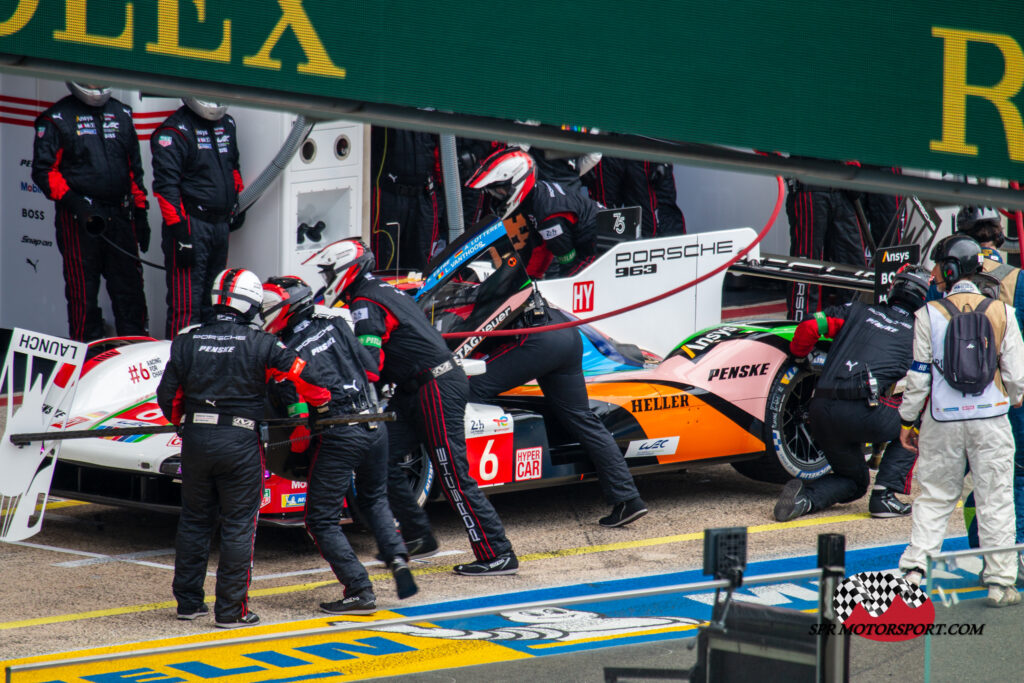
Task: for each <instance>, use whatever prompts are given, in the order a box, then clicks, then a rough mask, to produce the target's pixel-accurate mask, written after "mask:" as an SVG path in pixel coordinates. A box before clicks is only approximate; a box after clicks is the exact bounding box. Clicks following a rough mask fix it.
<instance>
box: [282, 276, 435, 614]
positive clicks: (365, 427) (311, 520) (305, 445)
mask: <svg viewBox="0 0 1024 683" xmlns="http://www.w3.org/2000/svg"><path fill="white" fill-rule="evenodd" d="M263 329H265V330H266V331H267V332H270V333H271V334H276V335H278V337H279V338H280V339H281V341H283V342H284V345H285V346H287V347H288V348H289V349H292V350H293V351H295V352H296V353H297V354H298V355H299V358H301V359H302V360H303V361H305V362H306V363H307V364H308V365H309V366H311V367H313V368H314V369H315V370H316V371H317V373H318V374H319V375H320V377H322V378H323V380H324V381H325V382H326V386H327V388H328V389H329V390H330V392H331V403H330V414H336V415H337V414H355V413H367V412H370V411H371V410H372V409H376V397H375V395H374V394H373V390H372V387H371V386H370V385H369V382H368V379H367V376H366V373H367V371H370V372H373V373H374V375H376V367H375V366H374V365H373V359H372V358H371V357H370V354H369V353H367V351H366V349H365V348H363V346H362V345H361V344H360V343H359V342H358V341H356V338H355V335H354V334H352V330H351V329H350V328H349V326H348V323H346V322H345V321H344V320H343V319H342V318H340V317H338V316H330V315H321V314H318V313H316V312H315V308H314V306H313V292H312V291H311V290H310V288H309V286H308V285H307V284H306V283H305V282H304V281H302V280H301V279H300V278H297V277H291V276H285V277H272V278H270V279H268V280H267V281H266V282H265V283H264V285H263ZM272 386H273V385H272ZM273 388H274V391H272V394H273V395H274V397H275V398H276V399H277V400H278V401H279V402H280V403H281V404H283V405H286V406H288V412H289V414H290V415H292V416H305V417H308V416H309V408H308V406H307V405H306V404H305V403H302V402H300V401H299V400H298V396H297V395H296V392H295V389H294V386H293V385H292V383H291V382H287V381H282V382H279V383H278V384H277V385H276V386H274V387H273ZM309 437H310V432H309V428H308V427H307V426H305V425H300V426H298V427H296V428H295V430H294V431H293V433H292V443H291V450H292V452H293V453H303V454H306V455H307V456H308V458H309V469H308V476H307V483H308V486H307V488H306V510H305V520H304V521H305V524H306V531H307V532H308V533H309V536H310V538H312V539H313V542H314V543H315V544H316V547H317V549H318V550H319V551H320V555H321V556H322V557H323V558H324V559H325V560H327V563H328V564H330V565H331V569H332V570H333V571H334V575H335V576H336V577H337V578H338V581H339V582H340V583H341V585H342V586H344V588H345V591H344V595H343V596H342V599H341V600H335V601H333V602H324V603H320V609H321V610H322V611H324V612H326V613H328V614H372V613H373V612H375V611H376V609H377V603H376V596H375V595H374V593H373V586H372V584H371V583H370V577H369V575H368V574H367V573H366V568H365V567H363V564H362V563H361V562H360V561H359V559H358V558H357V557H356V554H355V553H354V552H353V551H352V546H351V545H349V542H348V539H347V538H346V537H345V534H344V533H343V532H342V530H341V527H340V526H339V525H338V519H339V518H340V517H341V513H342V506H343V502H344V498H345V494H346V492H347V491H348V490H349V486H350V484H351V483H352V475H353V473H355V474H356V477H357V481H358V484H359V488H358V491H359V504H360V508H361V509H362V510H363V512H364V513H365V518H366V520H367V523H368V524H369V526H370V528H371V530H372V531H373V535H374V537H375V538H376V540H377V545H378V547H379V548H380V552H381V555H382V556H383V557H384V558H385V562H386V564H387V565H388V566H389V567H390V568H391V574H392V575H393V576H394V578H395V585H396V586H397V588H398V597H399V598H403V599H404V598H408V597H411V596H412V595H415V593H416V590H417V588H416V582H415V580H414V579H413V576H412V571H410V570H409V564H408V559H409V558H408V552H407V551H406V549H405V544H403V543H402V537H401V535H400V534H399V533H398V530H397V529H396V528H395V517H394V515H393V514H391V508H390V507H388V500H387V476H388V459H387V430H386V429H384V426H383V424H382V423H374V422H366V423H362V424H348V425H335V426H333V427H329V428H327V429H324V430H323V431H318V432H317V433H316V434H315V436H314V437H313V438H312V442H311V440H310V438H309Z"/></svg>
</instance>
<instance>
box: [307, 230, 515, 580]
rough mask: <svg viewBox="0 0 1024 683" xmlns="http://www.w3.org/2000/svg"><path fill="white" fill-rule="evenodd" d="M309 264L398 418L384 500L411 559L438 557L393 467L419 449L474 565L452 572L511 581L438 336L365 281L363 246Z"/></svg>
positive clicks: (413, 309)
mask: <svg viewBox="0 0 1024 683" xmlns="http://www.w3.org/2000/svg"><path fill="white" fill-rule="evenodd" d="M310 261H311V262H312V263H313V264H314V265H316V266H317V267H319V268H320V271H321V273H323V276H324V279H325V280H326V282H327V289H326V292H325V294H324V300H325V303H326V304H327V305H328V306H331V305H333V304H334V303H335V302H336V301H338V300H339V299H344V300H345V301H346V302H347V303H348V305H349V308H350V309H351V310H352V322H353V324H354V325H355V333H356V335H357V337H358V339H359V341H360V343H362V344H363V346H365V347H366V348H367V349H368V350H369V351H370V353H371V354H372V355H373V356H374V358H375V365H376V367H377V368H378V370H379V373H380V374H379V377H380V381H381V382H384V383H389V384H394V385H395V393H394V395H393V396H392V398H391V400H390V402H389V403H388V409H389V410H393V411H394V412H395V413H396V414H397V420H396V421H395V422H392V423H391V424H390V425H389V427H388V442H389V450H390V458H391V465H390V466H389V472H388V497H389V499H390V501H391V509H392V510H393V511H394V513H395V516H396V517H397V518H398V521H399V523H400V524H401V526H402V536H403V537H404V538H405V539H406V545H407V546H408V547H409V553H410V555H412V556H417V555H421V556H422V555H425V554H426V553H428V552H431V551H434V550H436V549H437V541H436V540H434V537H433V535H432V534H431V531H430V522H429V520H428V519H427V516H426V514H425V513H424V512H423V510H422V509H421V508H420V506H419V505H418V504H417V502H416V499H415V498H414V497H413V495H412V492H411V490H410V489H409V483H408V481H407V480H406V479H405V474H404V473H403V472H402V470H401V468H400V467H399V461H400V460H401V459H402V458H404V457H405V456H406V455H407V454H409V453H410V452H412V451H413V450H414V449H415V448H416V447H417V446H418V445H419V444H420V443H423V444H425V445H426V448H427V452H428V453H429V456H430V460H431V462H432V463H433V465H434V469H435V471H436V472H437V473H438V479H439V481H440V483H441V487H442V489H443V491H444V494H445V497H446V498H447V499H448V503H449V504H450V505H451V506H452V509H453V510H455V511H456V512H457V513H458V515H459V517H460V518H461V519H462V522H463V524H464V525H465V527H466V533H467V535H468V536H469V541H470V544H471V545H472V547H473V554H474V555H475V556H476V561H475V562H471V563H468V564H460V565H456V566H455V572H456V573H458V574H465V575H474V576H475V575H494V574H515V573H516V572H517V571H518V570H519V560H518V559H517V558H516V555H515V553H514V552H513V551H512V544H511V543H509V541H508V539H507V538H506V537H505V529H504V527H503V526H502V524H501V520H500V519H499V518H498V514H497V513H496V512H495V511H494V508H493V507H492V506H491V503H490V501H488V500H487V498H486V497H484V495H483V493H481V492H480V489H479V487H478V486H477V483H476V481H475V480H474V479H473V477H472V476H470V474H469V463H468V461H467V459H466V432H465V428H464V421H465V415H466V401H467V400H468V397H469V381H468V380H467V379H466V374H465V373H464V372H463V371H462V367H461V366H459V365H458V363H456V362H455V360H454V359H453V358H452V354H451V351H449V350H448V346H447V345H446V344H445V341H444V339H443V338H442V337H441V333H440V332H438V331H437V330H435V329H434V328H433V327H431V326H430V323H429V321H428V320H427V317H426V316H425V315H424V314H423V312H422V311H421V310H420V309H419V307H417V306H416V303H415V302H414V301H413V300H412V299H411V298H410V297H408V296H406V295H405V294H403V293H402V292H400V291H398V290H397V289H395V288H394V287H392V286H391V285H389V284H387V283H384V282H381V281H380V280H377V279H375V278H374V277H373V276H372V275H371V274H370V272H369V271H370V270H371V269H372V268H373V264H374V259H373V253H372V252H370V251H369V250H368V249H367V248H366V247H365V246H364V245H363V244H362V243H361V242H358V241H355V240H342V241H340V242H335V243H334V244H331V245H328V246H327V247H324V248H323V249H322V250H321V251H320V252H318V253H317V254H316V255H315V256H313V257H312V258H311V259H310Z"/></svg>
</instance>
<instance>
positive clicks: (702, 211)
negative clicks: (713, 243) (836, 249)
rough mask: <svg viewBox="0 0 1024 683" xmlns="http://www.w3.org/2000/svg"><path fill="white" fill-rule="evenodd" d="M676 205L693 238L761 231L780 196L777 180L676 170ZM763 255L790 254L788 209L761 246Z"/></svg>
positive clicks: (686, 168) (704, 170)
mask: <svg viewBox="0 0 1024 683" xmlns="http://www.w3.org/2000/svg"><path fill="white" fill-rule="evenodd" d="M675 180H676V203H677V204H679V207H680V208H681V209H682V211H683V216H685V218H686V232H687V233H689V234H692V233H698V232H707V231H708V230H724V229H727V228H742V227H753V228H754V229H755V230H760V229H761V228H762V227H763V226H764V224H765V222H766V221H767V220H768V218H769V216H771V213H772V209H773V208H774V207H775V200H776V198H777V196H778V184H777V183H776V181H775V178H773V177H770V176H763V175H752V174H749V173H732V172H730V171H719V170H715V169H710V168H700V167H696V166H679V165H676V167H675ZM760 249H761V252H762V253H767V254H788V253H789V220H788V219H787V218H786V211H785V207H783V208H782V210H780V211H779V217H778V218H777V219H776V221H775V225H774V226H772V229H771V232H769V233H768V235H767V236H766V237H765V238H764V241H762V242H761V244H760Z"/></svg>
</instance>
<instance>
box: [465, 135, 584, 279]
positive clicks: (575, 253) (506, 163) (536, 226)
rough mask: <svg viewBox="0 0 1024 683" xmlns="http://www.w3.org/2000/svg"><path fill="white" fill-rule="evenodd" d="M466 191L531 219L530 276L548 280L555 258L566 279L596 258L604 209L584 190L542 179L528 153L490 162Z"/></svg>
mask: <svg viewBox="0 0 1024 683" xmlns="http://www.w3.org/2000/svg"><path fill="white" fill-rule="evenodd" d="M466 187H469V188H471V189H475V190H482V191H483V192H485V193H487V194H489V195H490V196H491V197H492V198H493V199H494V202H495V207H496V210H497V212H498V215H499V216H500V217H501V218H505V219H507V218H510V217H513V216H521V217H522V218H523V219H524V220H525V221H526V224H527V227H528V229H529V231H530V233H531V234H530V239H529V240H528V242H527V244H526V246H525V247H524V249H525V250H526V251H524V252H523V258H524V262H525V263H526V264H527V265H526V272H527V273H528V274H529V275H530V277H532V278H534V279H537V278H541V277H543V276H544V273H545V272H546V271H547V270H548V267H549V266H550V265H551V261H552V259H555V260H557V261H558V263H559V268H560V271H561V274H562V275H563V276H566V275H572V274H574V273H576V272H578V271H580V270H582V269H583V268H585V267H586V266H587V265H589V264H590V263H591V262H592V261H593V260H594V258H595V257H596V255H597V254H596V248H597V212H598V211H599V210H600V209H601V208H602V207H601V205H600V204H598V203H597V202H595V201H594V200H592V199H590V198H588V197H587V196H586V195H585V193H583V192H576V191H571V190H568V189H567V188H564V187H563V186H562V185H561V184H560V183H555V182H549V181H546V180H538V179H537V168H536V162H535V161H534V160H533V157H531V156H530V155H529V154H528V153H526V152H525V151H523V150H522V149H520V148H518V147H509V148H507V149H503V150H499V151H497V152H495V153H494V154H492V155H490V156H489V157H487V158H486V159H484V161H483V163H481V164H480V168H478V169H477V170H476V172H475V173H474V174H473V175H472V176H471V177H470V179H469V180H468V181H466Z"/></svg>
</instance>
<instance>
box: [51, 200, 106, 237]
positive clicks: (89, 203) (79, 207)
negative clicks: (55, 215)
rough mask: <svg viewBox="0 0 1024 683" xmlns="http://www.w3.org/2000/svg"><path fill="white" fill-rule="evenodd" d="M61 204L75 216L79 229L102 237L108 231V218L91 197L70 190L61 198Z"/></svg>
mask: <svg viewBox="0 0 1024 683" xmlns="http://www.w3.org/2000/svg"><path fill="white" fill-rule="evenodd" d="M60 204H61V205H62V206H63V207H64V208H65V209H67V210H68V211H70V212H71V213H72V214H73V215H74V217H75V219H76V220H77V221H78V225H79V227H81V228H84V229H85V231H86V232H88V233H89V234H90V235H93V236H99V235H102V234H103V232H104V231H105V230H106V229H107V218H106V216H104V215H103V212H102V211H101V210H100V209H99V207H97V206H96V205H95V204H94V203H93V200H92V199H90V198H89V197H85V196H82V195H80V194H78V193H77V192H75V191H74V190H68V191H67V192H65V193H64V196H63V197H61V199H60Z"/></svg>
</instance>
